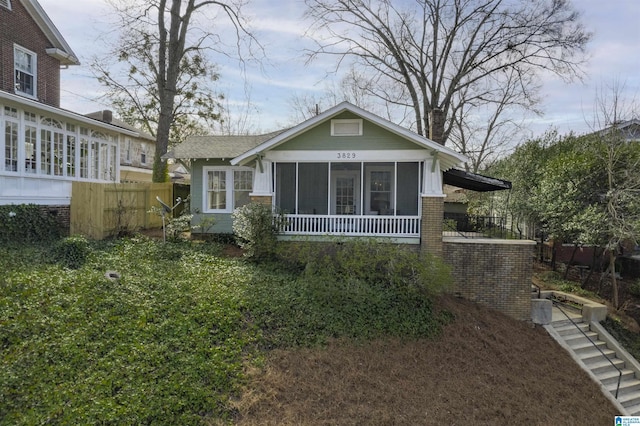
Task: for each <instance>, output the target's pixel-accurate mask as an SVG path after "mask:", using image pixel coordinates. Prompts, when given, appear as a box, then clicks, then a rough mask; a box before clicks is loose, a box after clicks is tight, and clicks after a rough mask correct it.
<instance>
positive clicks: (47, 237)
mask: <svg viewBox="0 0 640 426" xmlns="http://www.w3.org/2000/svg"><path fill="white" fill-rule="evenodd" d="M59 237H60V225H59V224H58V222H57V221H56V219H55V217H53V216H52V215H50V214H47V213H45V212H43V211H42V210H40V207H38V206H37V205H35V204H20V205H13V204H12V205H4V206H0V242H3V243H7V242H35V241H51V240H54V239H56V238H59Z"/></svg>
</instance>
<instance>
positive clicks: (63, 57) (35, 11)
mask: <svg viewBox="0 0 640 426" xmlns="http://www.w3.org/2000/svg"><path fill="white" fill-rule="evenodd" d="M22 5H23V6H24V8H25V9H26V10H27V12H28V13H29V15H30V16H31V18H32V19H33V21H34V22H35V23H36V24H37V25H38V27H40V29H41V30H42V32H43V33H44V35H45V36H46V37H47V39H48V40H49V42H50V43H51V44H52V45H53V47H51V48H49V49H47V53H48V54H49V55H51V56H53V57H54V58H56V59H58V60H59V61H60V63H61V64H62V65H80V61H79V60H78V57H77V56H76V54H75V53H73V50H71V47H69V45H68V44H67V42H66V41H65V39H64V38H63V37H62V34H60V31H58V29H57V28H56V26H55V25H54V24H53V22H52V21H51V19H50V18H49V16H48V15H47V13H46V12H45V11H44V9H43V8H42V6H40V3H38V1H37V0H22Z"/></svg>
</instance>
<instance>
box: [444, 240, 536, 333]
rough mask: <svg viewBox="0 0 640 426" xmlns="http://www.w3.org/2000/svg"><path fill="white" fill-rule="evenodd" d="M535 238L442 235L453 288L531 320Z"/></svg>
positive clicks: (525, 319)
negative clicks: (479, 237)
mask: <svg viewBox="0 0 640 426" xmlns="http://www.w3.org/2000/svg"><path fill="white" fill-rule="evenodd" d="M534 254H535V242H533V241H529V240H489V239H477V240H474V239H464V238H445V239H444V242H443V257H444V260H445V262H447V263H448V264H450V265H451V267H452V274H453V279H454V282H455V287H454V289H453V292H454V293H456V294H459V295H460V296H462V297H463V298H465V299H468V300H472V301H474V302H478V303H481V304H483V305H486V306H489V307H492V308H494V309H497V310H499V311H501V312H503V313H505V314H507V315H509V316H511V317H513V318H516V319H518V320H523V321H528V320H531V275H532V272H533V271H532V267H533V259H534Z"/></svg>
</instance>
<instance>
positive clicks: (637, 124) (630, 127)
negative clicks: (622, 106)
mask: <svg viewBox="0 0 640 426" xmlns="http://www.w3.org/2000/svg"><path fill="white" fill-rule="evenodd" d="M614 130H615V131H618V132H620V134H621V135H622V136H623V137H624V138H625V139H627V140H638V139H640V120H639V119H632V120H626V121H620V122H617V123H615V124H612V125H611V126H609V127H606V128H604V129H602V130H599V131H598V132H596V134H600V135H603V134H605V135H606V134H607V133H610V132H612V131H614Z"/></svg>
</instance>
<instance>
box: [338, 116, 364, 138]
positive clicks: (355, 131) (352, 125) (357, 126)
mask: <svg viewBox="0 0 640 426" xmlns="http://www.w3.org/2000/svg"><path fill="white" fill-rule="evenodd" d="M361 135H362V120H360V119H350V120H331V136H361Z"/></svg>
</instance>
